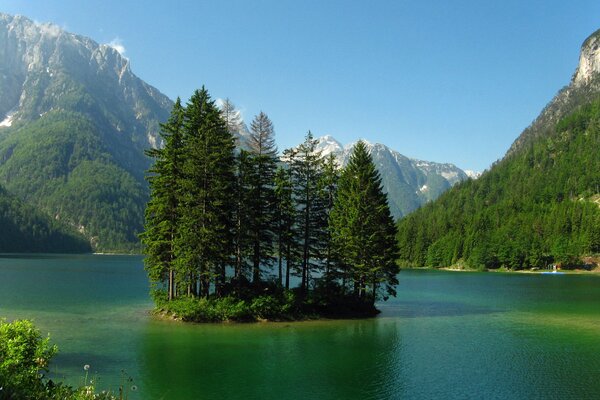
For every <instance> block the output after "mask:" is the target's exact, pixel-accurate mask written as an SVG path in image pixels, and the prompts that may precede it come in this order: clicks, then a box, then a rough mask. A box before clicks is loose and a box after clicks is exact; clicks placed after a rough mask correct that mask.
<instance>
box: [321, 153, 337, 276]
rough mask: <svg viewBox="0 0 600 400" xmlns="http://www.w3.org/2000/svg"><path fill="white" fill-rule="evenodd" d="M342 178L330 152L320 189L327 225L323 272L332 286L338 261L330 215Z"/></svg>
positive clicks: (324, 223) (324, 233)
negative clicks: (334, 250)
mask: <svg viewBox="0 0 600 400" xmlns="http://www.w3.org/2000/svg"><path fill="white" fill-rule="evenodd" d="M339 178H340V174H339V168H338V162H337V160H336V158H335V155H333V154H332V153H330V154H329V155H328V156H327V157H325V159H324V162H323V175H322V176H321V182H320V190H321V201H322V205H323V211H324V212H323V213H322V214H321V215H322V217H323V218H324V220H323V223H322V225H323V226H325V227H326V229H324V231H323V238H322V240H323V245H324V249H325V252H324V259H325V270H324V272H323V275H324V278H325V285H326V286H327V287H329V286H330V284H331V282H332V281H333V279H335V278H336V275H337V274H336V268H335V266H336V261H335V256H334V253H333V248H332V242H331V232H330V230H329V216H330V213H331V210H332V209H333V205H334V202H335V196H336V192H337V185H338V180H339Z"/></svg>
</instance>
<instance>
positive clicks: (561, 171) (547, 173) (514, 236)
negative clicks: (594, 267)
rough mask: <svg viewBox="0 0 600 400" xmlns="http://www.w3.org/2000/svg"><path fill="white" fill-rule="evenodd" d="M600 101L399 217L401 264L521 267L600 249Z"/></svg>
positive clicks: (576, 260) (571, 261) (570, 261)
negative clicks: (481, 172) (432, 199)
mask: <svg viewBox="0 0 600 400" xmlns="http://www.w3.org/2000/svg"><path fill="white" fill-rule="evenodd" d="M599 149H600V99H596V100H595V101H594V102H592V103H591V104H588V105H586V106H583V107H580V108H579V109H577V110H576V111H575V112H574V113H572V114H571V115H569V116H567V117H566V118H564V119H562V120H561V121H560V122H559V123H558V124H556V125H555V127H554V128H553V129H551V130H550V132H549V133H545V134H543V135H542V134H540V135H539V137H538V138H537V139H536V140H532V141H531V142H530V143H528V144H526V145H525V146H523V147H522V148H520V149H519V150H518V151H516V152H514V153H512V154H510V155H509V156H507V157H506V158H505V159H503V160H502V161H500V162H499V163H498V164H496V165H494V166H493V167H492V168H491V169H490V170H489V171H488V172H486V173H484V174H483V176H482V177H481V178H479V179H478V180H476V181H472V180H469V181H466V182H464V183H461V184H459V185H457V187H455V188H453V189H452V190H450V191H448V192H446V193H445V194H443V195H442V196H441V197H440V198H439V199H438V200H437V201H435V202H434V203H431V204H428V205H426V206H425V207H423V208H422V209H420V210H418V211H416V212H415V213H413V214H411V215H409V216H408V217H406V218H404V219H403V220H401V221H400V222H399V225H398V226H399V234H398V242H399V245H400V254H401V255H402V257H401V258H402V263H404V264H410V265H415V266H425V265H427V266H432V267H438V266H450V265H453V264H457V263H461V262H462V263H463V264H464V265H465V266H467V267H470V268H499V267H505V268H510V269H521V268H529V267H539V268H542V267H545V266H547V265H548V264H550V263H561V264H563V267H567V268H568V267H569V266H571V267H573V266H577V265H581V264H582V261H581V256H583V255H593V254H597V253H600V157H598V155H599V154H600V150H599Z"/></svg>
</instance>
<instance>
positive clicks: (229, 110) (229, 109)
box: [219, 98, 245, 146]
mask: <svg viewBox="0 0 600 400" xmlns="http://www.w3.org/2000/svg"><path fill="white" fill-rule="evenodd" d="M219 108H220V111H221V118H222V119H223V121H225V125H226V126H227V131H228V132H229V133H231V134H232V135H233V137H234V138H235V139H236V144H237V145H238V146H239V145H240V143H239V142H240V138H241V135H240V132H242V131H243V130H244V129H245V127H244V121H243V120H242V115H241V112H240V111H239V110H237V109H236V108H235V105H234V104H233V103H232V102H231V100H229V99H228V98H226V99H225V100H223V101H222V102H221V103H220V107H219Z"/></svg>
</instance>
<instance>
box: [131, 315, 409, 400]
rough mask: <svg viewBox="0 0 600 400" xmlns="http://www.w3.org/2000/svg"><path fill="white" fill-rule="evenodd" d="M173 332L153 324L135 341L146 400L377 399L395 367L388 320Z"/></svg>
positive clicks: (396, 341) (392, 325)
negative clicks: (192, 399)
mask: <svg viewBox="0 0 600 400" xmlns="http://www.w3.org/2000/svg"><path fill="white" fill-rule="evenodd" d="M173 328H174V327H173V325H172V324H170V323H160V322H157V323H155V324H153V326H152V327H151V329H149V330H148V331H147V332H146V335H145V336H144V337H143V338H142V341H141V342H140V354H141V356H142V358H141V363H142V365H143V368H142V369H143V371H144V377H143V379H144V381H143V386H144V387H145V388H146V389H147V390H148V391H149V392H148V395H149V397H151V398H161V397H164V398H182V399H183V398H198V399H201V398H228V399H230V398H231V399H268V398H315V399H316V398H318V399H348V398H382V397H381V395H382V394H384V393H387V391H388V388H387V387H386V386H385V385H383V386H382V385H380V384H379V383H381V382H385V381H387V380H388V379H387V378H386V377H390V378H391V376H392V375H394V374H395V373H394V371H395V370H397V369H398V368H399V367H397V366H395V365H393V363H394V361H395V360H396V357H395V356H393V354H394V350H399V347H400V346H401V345H400V343H401V341H400V336H399V332H398V328H399V327H398V324H397V323H396V322H394V321H381V322H379V321H378V322H375V321H331V322H307V323H299V324H295V323H294V324H285V323H277V324H260V325H235V326H231V325H230V326H214V325H208V324H202V325H193V326H185V325H178V326H175V329H173ZM390 350H391V351H390ZM167 365H168V366H169V367H168V368H165V366H167ZM382 380H383V381H382ZM190 382H193V385H190V384H189V383H190ZM359 382H363V383H366V384H359V385H356V383H359ZM384 397H385V396H384Z"/></svg>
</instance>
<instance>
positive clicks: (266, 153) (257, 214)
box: [248, 111, 277, 284]
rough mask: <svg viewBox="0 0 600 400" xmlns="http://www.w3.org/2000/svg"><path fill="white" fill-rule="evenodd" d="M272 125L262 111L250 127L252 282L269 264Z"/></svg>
mask: <svg viewBox="0 0 600 400" xmlns="http://www.w3.org/2000/svg"><path fill="white" fill-rule="evenodd" d="M274 136H275V131H274V128H273V123H272V122H271V120H270V119H269V117H268V116H267V114H265V113H264V112H262V111H261V112H260V113H259V114H258V115H257V116H256V117H255V118H254V120H253V121H252V123H251V125H250V137H249V140H248V145H249V148H250V159H251V163H252V174H251V176H250V185H249V186H250V187H249V190H250V196H249V200H250V210H249V211H250V218H249V221H248V223H249V225H250V231H251V232H252V264H253V265H252V282H253V283H255V284H258V282H259V281H260V273H261V271H260V268H261V265H264V266H270V265H272V264H273V257H272V253H273V236H274V234H273V232H274V230H275V226H274V214H273V213H274V209H275V192H274V179H275V169H276V168H277V147H276V146H275V137H274Z"/></svg>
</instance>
